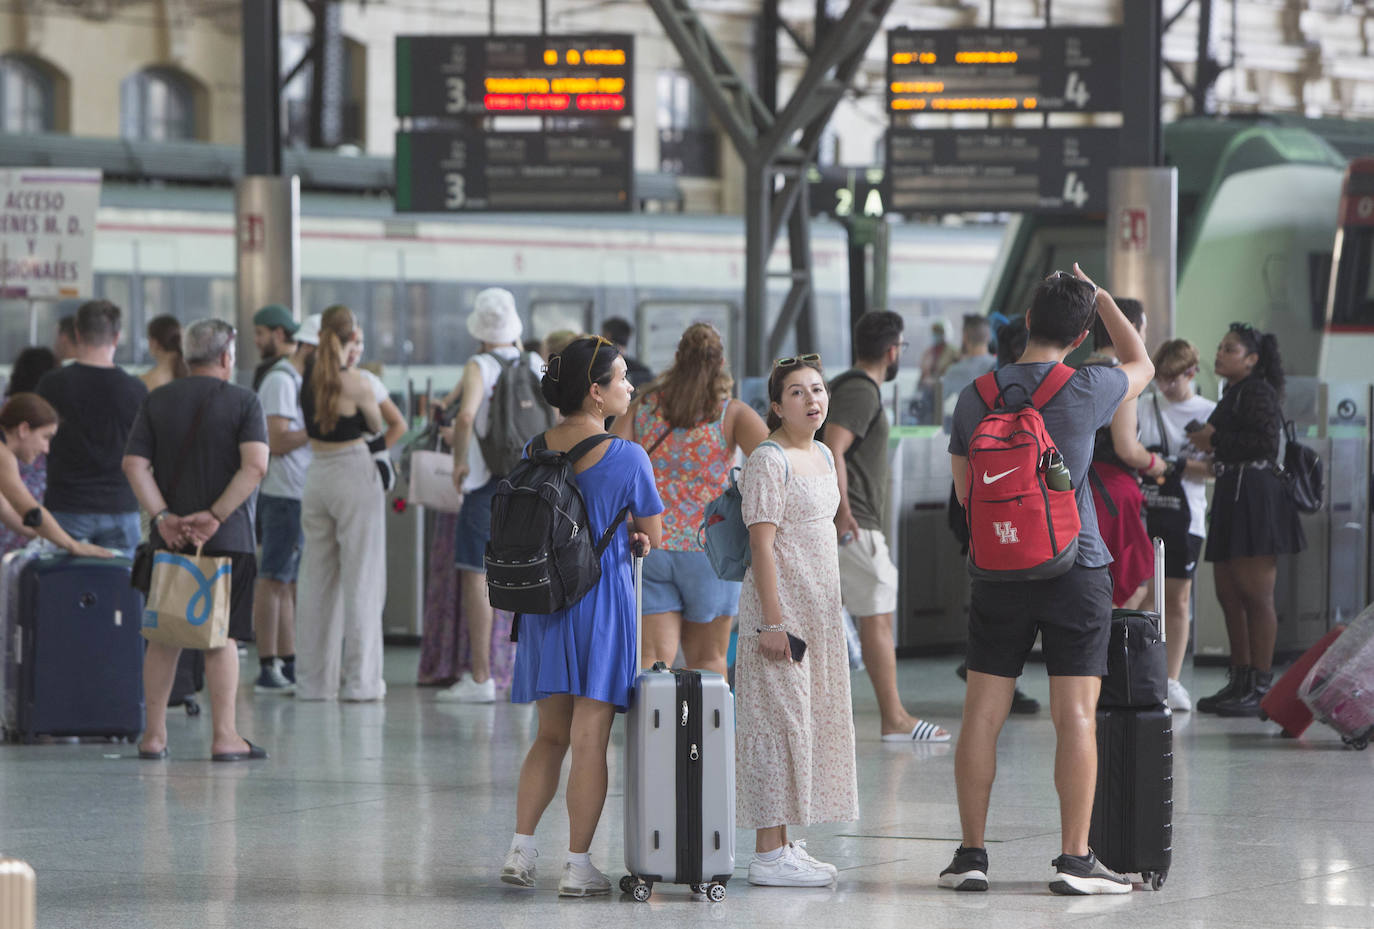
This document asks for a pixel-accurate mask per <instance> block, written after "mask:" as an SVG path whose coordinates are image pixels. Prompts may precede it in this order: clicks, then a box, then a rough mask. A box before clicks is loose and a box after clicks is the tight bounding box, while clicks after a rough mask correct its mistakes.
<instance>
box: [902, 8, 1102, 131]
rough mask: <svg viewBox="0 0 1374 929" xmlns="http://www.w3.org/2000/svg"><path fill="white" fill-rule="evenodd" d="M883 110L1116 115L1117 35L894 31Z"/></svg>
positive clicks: (1083, 30) (1069, 30) (1094, 29)
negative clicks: (1111, 113)
mask: <svg viewBox="0 0 1374 929" xmlns="http://www.w3.org/2000/svg"><path fill="white" fill-rule="evenodd" d="M887 50H888V55H887V108H888V112H889V113H891V114H893V115H894V116H896V115H900V114H907V113H967V112H978V113H984V112H1046V113H1050V112H1074V113H1102V112H1115V111H1118V110H1120V109H1121V99H1122V84H1123V82H1124V77H1123V75H1122V73H1121V30H1120V29H1119V28H1117V27H1100V28H1097V27H1092V28H1086V27H1085V28H1065V29H1059V28H1052V29H940V30H929V31H916V30H911V29H894V30H891V31H889V32H888V34H887Z"/></svg>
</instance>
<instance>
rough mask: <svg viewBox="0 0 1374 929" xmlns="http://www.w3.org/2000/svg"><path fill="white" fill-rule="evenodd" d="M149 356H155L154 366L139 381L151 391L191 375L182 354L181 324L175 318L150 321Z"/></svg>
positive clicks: (165, 317) (156, 318) (166, 317)
mask: <svg viewBox="0 0 1374 929" xmlns="http://www.w3.org/2000/svg"><path fill="white" fill-rule="evenodd" d="M148 354H150V355H152V356H153V366H152V367H151V368H149V369H148V370H147V371H145V372H143V373H142V374H140V375H139V378H138V379H139V380H140V381H142V382H143V383H144V384H146V385H147V387H148V390H149V391H154V390H157V389H158V388H159V387H161V386H162V385H163V384H170V383H171V382H172V381H175V380H177V379H178V378H183V377H186V376H187V375H189V374H190V373H191V369H190V368H188V367H187V366H186V359H185V358H183V357H182V354H181V323H180V321H178V320H177V318H176V317H175V316H155V317H153V318H152V319H150V320H148Z"/></svg>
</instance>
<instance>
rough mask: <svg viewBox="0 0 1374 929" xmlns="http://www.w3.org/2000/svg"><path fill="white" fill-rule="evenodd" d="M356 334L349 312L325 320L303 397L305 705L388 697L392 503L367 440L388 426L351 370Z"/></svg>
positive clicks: (299, 601) (300, 623) (299, 658)
mask: <svg viewBox="0 0 1374 929" xmlns="http://www.w3.org/2000/svg"><path fill="white" fill-rule="evenodd" d="M356 330H357V324H356V322H355V321H354V318H353V313H352V312H350V311H349V309H348V307H345V306H332V307H330V308H329V309H327V310H325V311H324V314H323V317H322V318H321V320H320V342H319V346H318V348H317V349H316V351H315V355H314V358H313V359H312V361H311V362H310V363H309V364H308V365H307V367H306V373H305V382H304V385H303V387H302V389H301V409H302V411H303V412H304V414H305V431H306V434H307V435H308V436H309V437H310V451H311V460H310V467H309V469H308V470H307V471H306V472H305V495H304V498H303V499H302V501H301V528H302V530H303V531H304V533H305V547H304V549H303V550H302V552H301V568H300V578H299V580H298V582H297V590H296V698H297V699H299V700H333V699H336V698H337V699H341V700H348V701H354V702H361V701H370V700H380V699H382V697H384V696H386V683H385V681H383V680H382V626H381V615H382V605H383V604H384V603H385V602H386V528H385V526H384V525H383V523H382V516H383V512H384V503H383V493H382V480H381V476H380V475H379V474H378V473H377V468H376V466H375V465H374V464H373V461H372V453H371V452H370V451H369V450H368V447H367V441H366V439H364V436H365V435H369V434H373V433H377V432H381V431H383V430H384V429H385V428H386V425H385V423H384V422H383V419H382V414H381V410H380V409H379V408H378V406H377V399H376V397H375V396H374V395H373V392H372V388H371V386H370V385H369V384H368V382H367V380H366V379H364V378H363V376H362V375H361V374H360V373H359V372H358V371H356V370H351V369H349V368H348V367H346V363H347V359H348V353H349V349H350V346H351V344H352V342H353V340H354V339H355V338H357V332H356ZM341 678H342V683H341Z"/></svg>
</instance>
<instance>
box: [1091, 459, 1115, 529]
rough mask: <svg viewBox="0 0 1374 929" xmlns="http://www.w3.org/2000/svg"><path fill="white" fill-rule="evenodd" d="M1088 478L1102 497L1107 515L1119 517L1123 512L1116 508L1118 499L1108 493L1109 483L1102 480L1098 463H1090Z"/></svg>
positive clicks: (1113, 517)
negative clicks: (1098, 471)
mask: <svg viewBox="0 0 1374 929" xmlns="http://www.w3.org/2000/svg"><path fill="white" fill-rule="evenodd" d="M1088 480H1089V481H1091V482H1092V485H1093V487H1094V488H1096V489H1097V493H1098V496H1100V497H1101V498H1102V505H1103V506H1105V507H1106V508H1107V515H1109V516H1111V518H1112V519H1116V518H1117V517H1119V516H1120V515H1121V514H1120V512H1119V511H1118V510H1117V508H1116V501H1115V500H1113V499H1112V495H1111V494H1109V493H1107V485H1106V484H1104V483H1103V482H1102V475H1100V474H1098V473H1097V466H1096V465H1088Z"/></svg>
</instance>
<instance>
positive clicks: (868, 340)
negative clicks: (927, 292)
mask: <svg viewBox="0 0 1374 929" xmlns="http://www.w3.org/2000/svg"><path fill="white" fill-rule="evenodd" d="M906 344H907V343H906V342H905V340H903V339H902V317H901V316H899V315H898V314H896V313H893V312H890V311H887V310H880V311H874V312H869V313H865V314H864V315H863V316H860V317H859V321H858V322H857V323H856V324H855V326H854V357H855V359H856V364H855V366H854V367H853V368H851V369H850V370H848V371H846V372H845V373H843V374H841V375H840V376H839V377H837V378H835V380H833V381H832V382H831V383H830V415H829V417H828V418H827V419H826V423H825V444H826V445H828V446H829V447H830V450H831V452H833V453H834V457H835V476H836V478H837V479H838V481H839V485H840V507H839V510H838V511H837V512H836V513H835V531H836V532H837V533H838V534H839V537H840V594H841V597H842V598H843V600H844V607H845V609H846V610H848V611H849V612H850V614H851V615H853V616H854V617H855V618H856V619H857V620H858V623H859V641H860V642H861V643H862V645H863V658H864V665H865V666H867V668H868V678H869V680H870V681H872V682H873V693H874V695H875V696H876V697H877V698H878V710H879V712H880V713H881V714H882V737H883V740H884V741H887V742H907V741H916V742H948V741H949V733H948V732H947V731H945V730H944V729H942V728H940V727H939V726H937V725H935V724H934V723H928V722H926V721H924V720H922V719H919V718H917V717H915V716H913V715H911V714H910V713H908V712H907V710H906V707H904V706H903V705H902V697H901V694H900V693H898V691H897V651H896V646H895V643H894V642H893V639H892V614H893V613H895V612H896V610H897V568H896V566H895V565H894V564H893V563H892V556H891V555H890V554H889V553H888V548H887V539H886V538H885V537H884V536H883V516H884V514H886V513H887V505H888V500H887V488H888V470H889V465H888V457H887V444H888V421H887V415H886V413H885V412H884V410H883V402H882V392H881V390H880V389H879V386H878V385H880V384H882V383H885V382H887V381H890V380H892V379H893V378H895V377H896V376H897V365H898V361H899V360H900V359H901V357H902V350H903V349H905V348H906Z"/></svg>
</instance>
